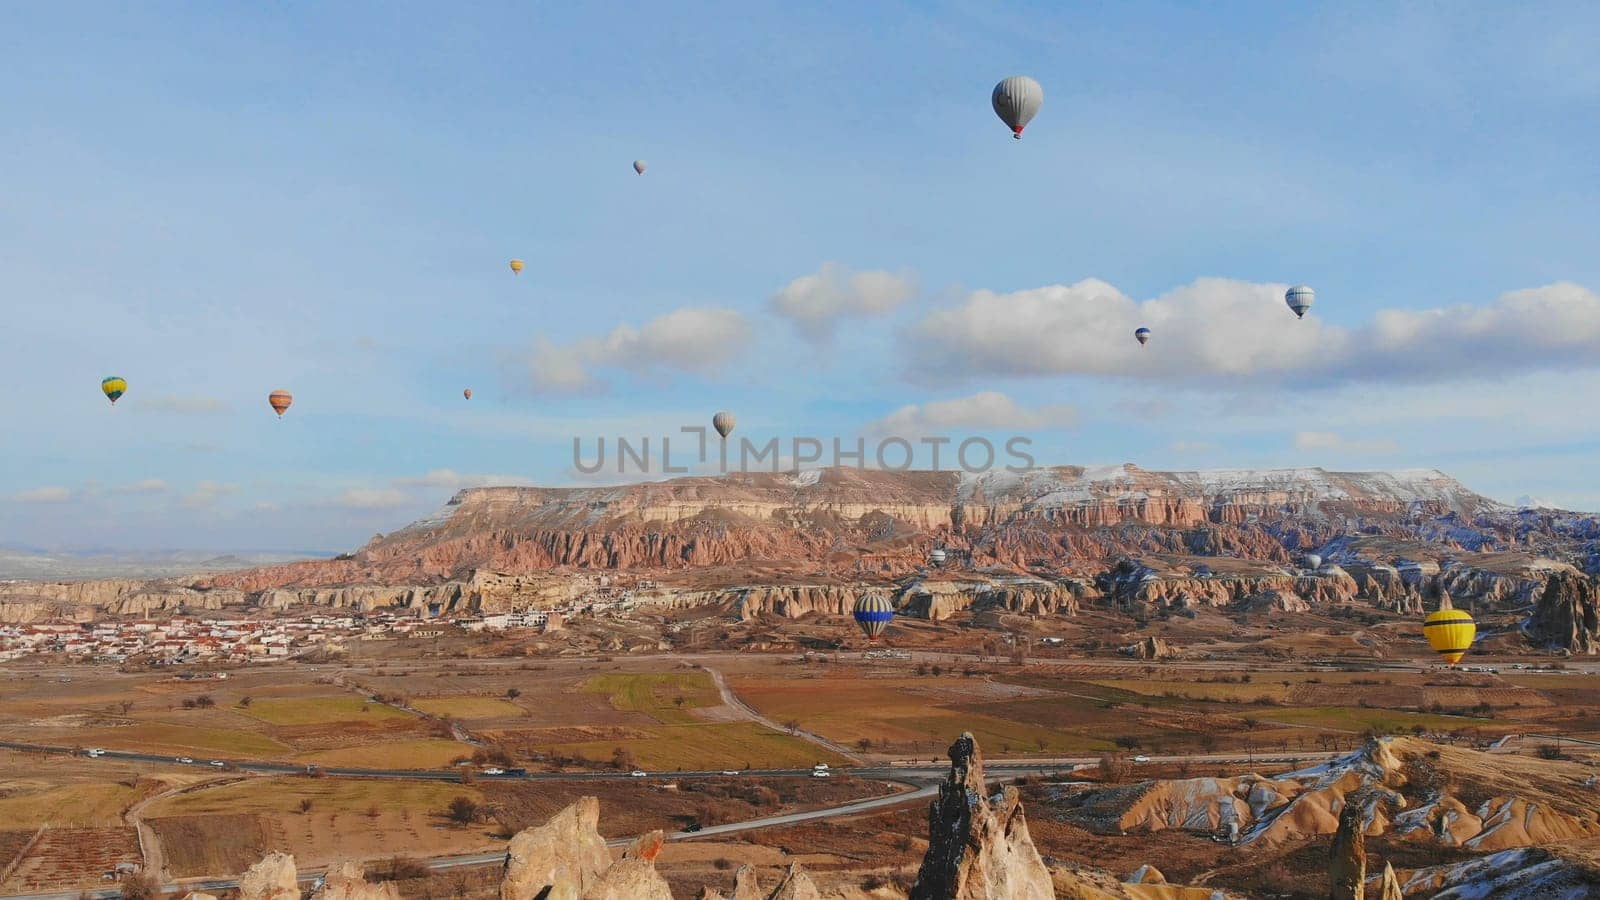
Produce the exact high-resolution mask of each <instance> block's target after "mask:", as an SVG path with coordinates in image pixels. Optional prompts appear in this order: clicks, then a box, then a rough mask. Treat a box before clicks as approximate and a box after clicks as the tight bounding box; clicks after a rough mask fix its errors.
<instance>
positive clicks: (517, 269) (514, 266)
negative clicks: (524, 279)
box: [511, 259, 522, 275]
mask: <svg viewBox="0 0 1600 900" xmlns="http://www.w3.org/2000/svg"><path fill="white" fill-rule="evenodd" d="M511 274H513V275H521V274H522V260H520V259H513V260H512V261H511Z"/></svg>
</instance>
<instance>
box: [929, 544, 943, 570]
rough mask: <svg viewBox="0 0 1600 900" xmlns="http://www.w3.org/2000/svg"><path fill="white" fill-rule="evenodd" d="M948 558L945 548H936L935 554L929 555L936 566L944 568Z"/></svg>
mask: <svg viewBox="0 0 1600 900" xmlns="http://www.w3.org/2000/svg"><path fill="white" fill-rule="evenodd" d="M946 556H947V554H946V553H945V552H944V548H943V547H935V548H934V549H933V552H932V553H929V554H928V560H929V561H930V562H932V563H933V564H934V565H936V566H942V565H944V561H945V558H946Z"/></svg>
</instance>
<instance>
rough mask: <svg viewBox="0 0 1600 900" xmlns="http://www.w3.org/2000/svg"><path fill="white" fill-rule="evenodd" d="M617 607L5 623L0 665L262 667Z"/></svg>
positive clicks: (547, 627)
mask: <svg viewBox="0 0 1600 900" xmlns="http://www.w3.org/2000/svg"><path fill="white" fill-rule="evenodd" d="M620 608H621V605H620V604H617V603H585V604H575V605H573V606H569V607H562V608H559V609H522V610H516V611H512V612H502V613H492V614H488V615H459V616H456V615H452V616H448V617H441V616H440V615H438V614H437V612H436V611H431V610H409V609H383V610H376V611H372V612H321V613H307V614H300V615H290V616H275V617H266V616H262V617H255V616H250V617H245V618H236V619H235V618H201V617H198V616H182V615H180V616H173V617H172V618H167V619H159V620H156V619H138V620H131V621H100V622H75V621H49V622H39V623H31V624H21V625H19V624H5V625H0V661H3V660H14V659H20V658H22V657H25V656H30V655H35V654H53V655H59V656H61V657H65V658H66V659H68V660H71V661H74V662H110V663H120V662H125V661H127V660H130V659H143V660H149V661H153V662H155V663H157V664H161V665H182V664H187V663H197V662H263V661H273V660H282V659H290V658H292V657H295V656H299V655H301V654H303V653H305V652H308V651H311V650H315V649H318V648H329V649H339V648H340V647H342V645H343V644H344V643H345V642H347V641H381V640H397V639H421V638H439V637H444V636H446V635H447V634H451V633H457V634H459V633H461V632H468V633H477V632H485V631H487V632H499V631H516V630H534V631H538V632H540V633H549V632H553V631H558V630H560V629H561V627H562V623H563V622H564V621H566V620H567V619H569V618H572V617H573V616H577V615H584V614H590V615H593V614H603V613H606V612H611V611H614V610H618V609H620Z"/></svg>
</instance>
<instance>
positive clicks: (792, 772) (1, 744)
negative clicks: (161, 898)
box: [0, 741, 1340, 782]
mask: <svg viewBox="0 0 1600 900" xmlns="http://www.w3.org/2000/svg"><path fill="white" fill-rule="evenodd" d="M0 750H21V751H29V752H35V753H58V754H72V753H74V752H76V750H75V748H72V747H56V746H47V745H43V744H24V743H18V742H15V741H0ZM1338 755H1340V754H1339V753H1304V752H1302V753H1256V754H1245V753H1212V754H1194V755H1176V756H1152V757H1150V762H1151V763H1152V764H1154V763H1178V762H1191V763H1250V764H1258V763H1259V764H1264V763H1299V762H1306V761H1319V760H1324V759H1328V758H1330V757H1333V756H1338ZM102 758H103V759H116V760H123V761H126V762H146V763H156V764H162V765H182V764H180V763H177V762H175V761H174V758H173V757H171V756H168V755H166V754H158V753H135V752H133V751H129V750H107V751H105V755H104V757H102ZM85 759H86V761H87V760H88V758H87V757H85ZM209 762H210V760H201V759H196V761H195V762H194V763H193V765H196V766H201V767H205V766H206V765H207V763H209ZM225 762H227V764H228V765H229V766H232V767H233V768H234V769H237V770H239V771H242V772H259V773H262V774H267V775H296V774H302V773H304V772H305V771H306V767H305V766H304V765H301V764H298V763H281V762H257V761H252V760H225ZM1097 762H1099V757H1095V756H1079V757H1061V758H1055V759H1035V760H1020V761H1015V760H1014V761H1007V762H986V763H985V764H984V769H985V770H986V771H988V772H990V773H994V774H996V775H999V776H1003V777H1008V778H1014V777H1017V776H1021V775H1031V774H1039V775H1050V774H1059V773H1062V772H1070V771H1072V770H1073V769H1075V768H1077V767H1079V766H1088V765H1094V764H1096V763H1097ZM320 771H321V772H322V773H323V774H325V775H338V776H341V777H345V778H392V779H413V780H421V781H460V780H461V776H462V774H464V773H463V770H461V769H455V770H429V769H361V768H350V767H343V766H341V767H324V768H322V769H320ZM730 771H731V770H730ZM833 771H835V772H838V773H839V774H849V775H854V776H858V777H861V778H882V779H889V780H901V781H910V782H917V781H940V780H943V778H944V777H945V775H946V774H948V773H949V771H950V767H949V765H948V764H945V765H937V764H935V765H922V764H917V763H909V764H890V765H879V766H850V767H845V768H837V769H834V770H833ZM812 774H813V773H812V770H810V769H743V770H740V771H739V772H738V775H739V777H743V778H805V777H808V776H810V775H812ZM473 777H474V778H476V779H479V780H487V781H495V780H502V779H503V780H507V781H614V780H617V779H623V780H626V779H629V778H631V777H633V776H631V775H629V774H628V773H627V772H530V773H528V774H526V775H482V774H478V773H474V775H473ZM648 777H650V778H657V779H660V778H673V779H677V778H720V777H724V776H723V774H722V771H721V770H716V769H705V770H693V771H683V772H651V773H650V774H649V776H648ZM641 780H643V779H641Z"/></svg>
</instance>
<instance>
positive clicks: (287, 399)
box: [267, 388, 294, 419]
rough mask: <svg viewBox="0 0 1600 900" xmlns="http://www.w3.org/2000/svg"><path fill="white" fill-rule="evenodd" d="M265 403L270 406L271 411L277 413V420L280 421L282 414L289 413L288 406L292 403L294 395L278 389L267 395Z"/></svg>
mask: <svg viewBox="0 0 1600 900" xmlns="http://www.w3.org/2000/svg"><path fill="white" fill-rule="evenodd" d="M267 403H268V404H269V405H271V407H272V411H273V412H275V413H277V414H278V418H280V419H281V418H283V414H284V413H286V412H288V411H289V405H290V404H292V403H294V395H293V394H291V393H289V392H288V391H286V390H283V389H282V388H279V389H278V390H275V391H273V392H272V393H270V394H268V395H267Z"/></svg>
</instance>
